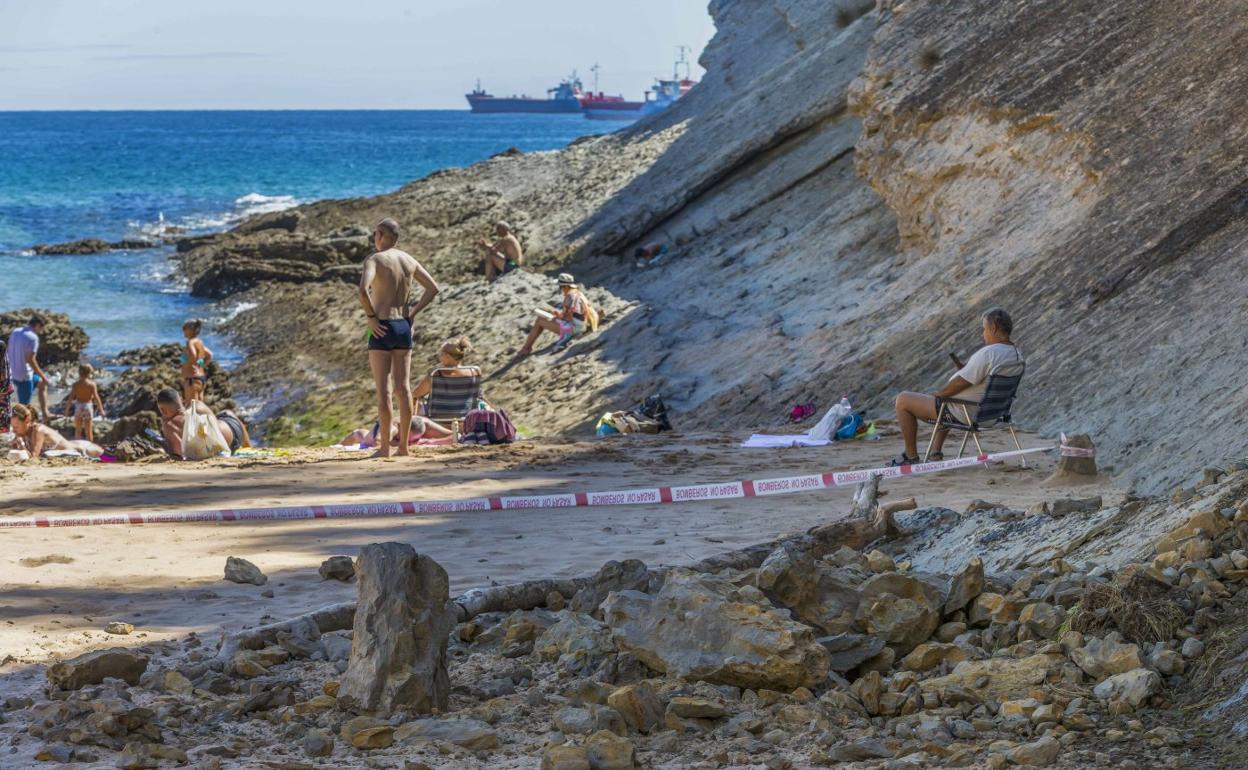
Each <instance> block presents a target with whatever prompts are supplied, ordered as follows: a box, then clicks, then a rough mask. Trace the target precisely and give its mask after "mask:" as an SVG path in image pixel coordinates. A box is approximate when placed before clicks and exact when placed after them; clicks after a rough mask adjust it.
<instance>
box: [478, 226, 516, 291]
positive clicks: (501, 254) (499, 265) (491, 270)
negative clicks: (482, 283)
mask: <svg viewBox="0 0 1248 770" xmlns="http://www.w3.org/2000/svg"><path fill="white" fill-rule="evenodd" d="M494 238H495V240H494V242H493V243H490V242H489V241H487V240H486V239H485V238H482V239H481V240H479V241H477V248H479V249H481V250H483V251H484V252H485V280H487V281H489V282H490V283H494V282H495V281H496V280H498V277H499V276H500V275H507V274H508V273H510V272H511V271H512V270H518V269H519V268H520V266H521V265H523V264H524V250H523V249H521V248H520V239H519V238H517V237H516V236H515V235H513V234H512V232H511V225H509V224H507V223H506V222H498V223H496V224H495V225H494Z"/></svg>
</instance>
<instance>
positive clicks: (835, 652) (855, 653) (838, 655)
mask: <svg viewBox="0 0 1248 770" xmlns="http://www.w3.org/2000/svg"><path fill="white" fill-rule="evenodd" d="M817 641H818V642H819V644H821V645H823V648H824V649H825V650H827V651H828V653H829V654H830V655H831V656H832V657H831V659H830V661H829V664H828V667H829V668H831V669H832V670H833V671H836V672H837V673H844V672H846V671H849V670H851V669H854V668H857V667H858V666H860V665H862V664H863V663H865V662H866V661H868V660H870V659H871V658H874V657H875V656H877V655H879V654H880V651H881V650H883V649H884V645H885V643H886V642H885V640H884V637H883V636H877V635H873V634H836V635H835V636H821V637H819V639H818V640H817Z"/></svg>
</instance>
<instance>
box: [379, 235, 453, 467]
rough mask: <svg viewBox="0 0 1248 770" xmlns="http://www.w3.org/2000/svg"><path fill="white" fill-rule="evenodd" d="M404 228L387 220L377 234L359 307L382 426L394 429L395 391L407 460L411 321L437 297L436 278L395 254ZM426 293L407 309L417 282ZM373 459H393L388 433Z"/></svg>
mask: <svg viewBox="0 0 1248 770" xmlns="http://www.w3.org/2000/svg"><path fill="white" fill-rule="evenodd" d="M398 242H399V223H398V222H395V221H394V220H393V219H383V220H381V221H380V222H378V223H377V227H376V228H374V229H373V245H374V246H375V247H376V249H377V251H376V252H375V253H373V254H370V255H369V256H368V258H367V259H365V260H364V274H363V275H362V276H361V277H360V307H362V308H364V314H365V316H367V320H368V331H369V338H368V363H369V366H370V367H371V368H372V371H373V385H374V386H375V387H376V389H377V424H378V425H390V424H391V414H392V413H393V412H392V407H391V404H390V394H391V385H392V384H393V388H394V394H395V395H396V396H398V399H399V421H398V422H399V443H398V445H397V449H396V450H395V454H397V455H399V456H406V455H407V454H409V452H408V451H407V445H408V435H409V432H410V430H411V422H412V383H411V377H412V319H414V318H415V317H416V314H417V313H419V312H420V311H422V310H424V309H425V307H426V306H428V305H429V303H430V302H432V301H433V298H434V297H435V296H437V294H438V284H437V283H436V282H434V280H433V277H432V276H431V275H429V273H428V272H426V271H425V268H423V267H421V265H420V263H419V262H417V261H416V260H415V259H413V258H412V255H411V254H408V253H407V252H405V251H400V250H399V249H396V248H395V245H396V244H397V243H398ZM413 278H414V279H415V280H416V282H417V283H419V284H420V285H421V287H422V288H423V289H424V291H423V292H422V293H421V295H420V301H419V302H417V303H416V305H415V306H410V305H408V304H407V301H408V296H409V295H410V293H411V285H412V279H413ZM380 439H381V443H380V445H379V446H378V448H377V452H376V453H375V454H374V457H389V456H390V432H389V431H383V432H382V433H381V435H380Z"/></svg>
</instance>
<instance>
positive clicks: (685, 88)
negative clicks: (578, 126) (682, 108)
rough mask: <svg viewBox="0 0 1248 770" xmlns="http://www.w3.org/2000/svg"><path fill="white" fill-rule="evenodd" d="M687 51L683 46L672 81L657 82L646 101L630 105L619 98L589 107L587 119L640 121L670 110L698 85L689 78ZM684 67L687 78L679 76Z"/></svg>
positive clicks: (586, 113) (649, 91)
mask: <svg viewBox="0 0 1248 770" xmlns="http://www.w3.org/2000/svg"><path fill="white" fill-rule="evenodd" d="M686 50H687V49H686V48H685V47H684V46H680V58H679V59H678V60H677V61H676V65H675V67H674V68H673V72H672V77H671V79H670V80H668V79H662V78H660V79H658V80H656V81H655V84H654V85H653V86H651V88H650V89H649V90H648V91H646V94H645V100H644V101H640V102H631V101H626V100H624V99H620V100H618V101H610V102H602V103H598V104H586V105H585V110H584V112H585V117H586V118H588V119H589V120H638V119H640V118H644V117H646V116H647V115H654V114H655V113H658V112H662V111H663V110H665V109H667V108H668V107H671V106H672V105H673V104H675V103H676V100H677V99H679V98H680V97H682V96H684V95H685V94H687V93H689V89H691V88H693V87H694V86H695V85H697V82H698V81H696V80H693V79H692V78H691V77H690V71H689V62H688V60H687V59H686V58H685V51H686ZM682 67H683V68H684V70H685V74H684V77H681V74H680V70H681V68H682Z"/></svg>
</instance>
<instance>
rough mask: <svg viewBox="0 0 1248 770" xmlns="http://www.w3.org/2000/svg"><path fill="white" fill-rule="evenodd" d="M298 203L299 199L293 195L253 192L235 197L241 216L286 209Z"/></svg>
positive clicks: (235, 205) (236, 208)
mask: <svg viewBox="0 0 1248 770" xmlns="http://www.w3.org/2000/svg"><path fill="white" fill-rule="evenodd" d="M298 205H299V201H298V200H297V199H296V198H295V196H293V195H262V194H261V193H257V192H252V193H247V194H246V195H244V196H242V197H241V198H235V199H234V208H235V210H236V211H237V212H238V213H239V216H240V217H249V216H252V215H254V214H270V213H272V212H274V211H285V210H286V209H289V208H294V207H295V206H298Z"/></svg>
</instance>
